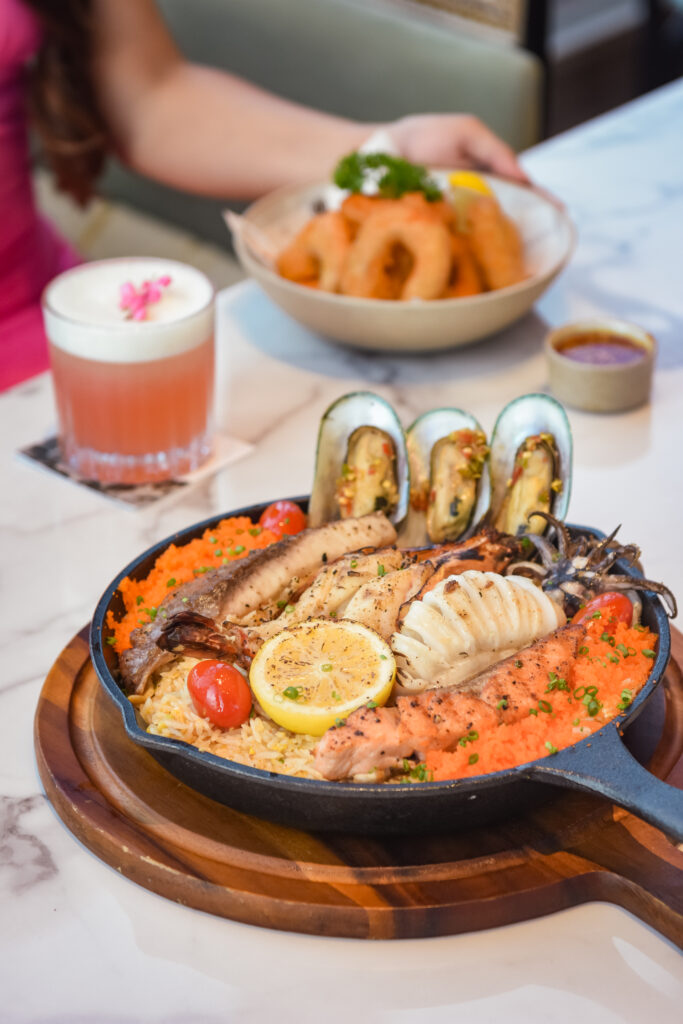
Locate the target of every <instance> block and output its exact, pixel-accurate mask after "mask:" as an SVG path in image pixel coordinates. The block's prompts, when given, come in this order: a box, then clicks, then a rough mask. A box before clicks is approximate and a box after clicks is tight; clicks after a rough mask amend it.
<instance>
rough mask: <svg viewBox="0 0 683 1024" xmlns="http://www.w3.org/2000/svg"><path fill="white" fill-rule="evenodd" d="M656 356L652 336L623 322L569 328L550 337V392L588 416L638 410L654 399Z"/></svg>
mask: <svg viewBox="0 0 683 1024" xmlns="http://www.w3.org/2000/svg"><path fill="white" fill-rule="evenodd" d="M656 350H657V343H656V341H655V339H654V338H653V337H652V335H651V334H648V333H647V331H644V330H643V329H642V327H637V326H636V325H635V324H630V323H627V322H626V321H624V320H613V319H611V318H609V317H605V318H600V319H594V320H582V321H578V322H576V323H570V324H566V325H565V326H564V327H559V328H557V329H556V330H554V331H551V332H550V334H548V336H547V337H546V341H545V351H546V358H547V361H548V372H549V376H550V388H551V390H552V392H553V394H554V395H555V396H556V397H557V398H559V400H560V401H561V402H563V403H564V404H565V405H570V406H573V407H574V408H575V409H584V410H586V411H587V412H621V411H622V410H624V409H635V408H636V407H637V406H639V405H642V404H643V403H644V402H647V401H648V399H649V397H650V387H651V384H652V368H653V366H654V360H655V353H656Z"/></svg>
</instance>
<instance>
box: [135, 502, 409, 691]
mask: <svg viewBox="0 0 683 1024" xmlns="http://www.w3.org/2000/svg"><path fill="white" fill-rule="evenodd" d="M395 540H396V531H395V529H394V527H393V526H392V524H391V523H390V522H389V520H388V519H387V518H386V516H385V515H383V513H381V512H376V513H374V514H373V515H369V516H362V517H361V518H360V519H341V520H339V521H337V522H334V523H328V524H327V525H325V526H319V527H317V528H315V529H308V530H303V531H302V532H301V533H298V534H296V535H294V536H291V537H284V538H283V539H282V540H281V541H278V542H277V543H276V544H272V545H271V546H270V547H267V548H264V549H263V550H262V551H254V552H253V553H252V554H251V555H248V556H247V557H246V558H244V559H242V560H241V561H238V562H231V563H230V564H229V565H225V566H221V567H220V568H218V569H213V570H210V571H209V572H207V573H205V574H204V575H203V576H201V577H200V578H199V579H196V580H192V581H191V582H189V583H185V584H183V585H182V586H181V587H178V589H177V590H176V591H175V593H174V594H173V595H172V596H171V597H169V598H168V599H167V600H165V601H163V602H162V604H161V605H160V607H159V612H158V614H157V617H156V619H155V621H154V622H153V623H151V624H150V625H149V626H144V627H142V628H141V629H136V630H134V631H133V633H132V634H131V642H132V646H131V647H130V648H129V649H128V650H127V651H123V652H122V654H121V655H120V657H119V665H120V668H121V675H122V676H123V680H124V682H125V683H126V685H127V687H128V688H129V689H131V690H133V691H135V692H137V693H140V692H142V690H144V688H145V685H146V683H147V680H148V678H149V676H150V674H151V673H152V672H154V671H156V670H157V669H158V668H160V666H161V665H163V664H164V663H166V662H168V661H171V660H172V659H173V658H174V657H176V655H175V654H174V652H173V651H169V650H164V649H162V648H161V647H159V646H158V644H157V640H158V639H159V637H160V636H161V634H162V632H163V630H164V628H165V625H166V623H167V622H168V620H169V619H170V618H171V617H172V616H174V615H176V614H179V613H183V612H194V613H197V614H199V615H202V616H204V617H206V618H207V619H209V620H213V621H214V622H222V621H223V620H224V619H230V621H231V622H237V623H240V622H243V621H245V620H248V619H249V617H250V616H253V615H254V613H257V612H260V613H262V615H263V617H264V618H268V617H270V616H272V615H273V614H278V613H279V611H280V610H281V609H278V608H277V602H278V601H279V600H280V601H281V600H283V599H284V600H287V599H288V598H289V597H290V596H291V595H292V594H293V593H295V592H296V591H297V588H298V587H299V585H300V583H301V582H302V581H304V580H306V579H307V578H308V577H310V576H311V575H312V574H313V573H315V572H316V571H317V570H318V569H320V567H321V566H322V565H323V564H324V563H325V562H333V561H335V560H336V559H337V558H339V557H341V555H344V554H346V553H347V552H348V551H357V550H358V549H360V548H366V547H373V548H378V547H385V546H386V545H389V544H393V543H394V541H395Z"/></svg>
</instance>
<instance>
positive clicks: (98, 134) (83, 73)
mask: <svg viewBox="0 0 683 1024" xmlns="http://www.w3.org/2000/svg"><path fill="white" fill-rule="evenodd" d="M24 3H26V5H27V6H28V7H30V8H31V9H32V10H33V11H34V12H35V13H36V14H37V15H38V18H39V19H40V22H41V25H42V28H43V39H42V44H41V47H40V50H39V52H38V54H37V57H36V60H35V63H34V65H33V67H32V69H31V81H30V111H31V118H32V122H33V126H34V128H35V130H36V133H37V135H38V138H39V140H40V143H41V146H42V149H43V152H44V154H45V157H46V159H47V161H48V163H49V164H50V165H51V166H52V169H53V170H54V173H55V175H56V178H57V186H58V188H60V189H63V190H64V191H66V192H70V193H71V194H72V195H73V196H74V197H75V198H76V199H77V200H78V202H80V203H85V202H86V201H87V200H88V199H89V198H90V196H91V195H92V192H93V185H94V182H95V179H96V178H97V177H98V175H99V174H100V172H101V171H102V168H103V167H104V163H105V160H106V157H107V152H108V150H109V148H110V138H109V133H108V130H107V126H106V123H105V121H104V118H103V117H102V114H101V112H100V110H99V107H98V104H97V98H96V94H95V86H94V83H93V79H92V70H91V63H92V50H93V47H92V2H91V0H24Z"/></svg>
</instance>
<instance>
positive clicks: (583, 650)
mask: <svg viewBox="0 0 683 1024" xmlns="http://www.w3.org/2000/svg"><path fill="white" fill-rule="evenodd" d="M579 654H588V648H587V647H579Z"/></svg>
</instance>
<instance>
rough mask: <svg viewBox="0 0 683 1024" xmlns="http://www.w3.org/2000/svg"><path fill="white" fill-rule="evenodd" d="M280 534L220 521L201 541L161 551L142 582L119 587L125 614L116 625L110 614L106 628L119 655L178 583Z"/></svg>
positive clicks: (240, 520)
mask: <svg viewBox="0 0 683 1024" xmlns="http://www.w3.org/2000/svg"><path fill="white" fill-rule="evenodd" d="M280 539H281V537H280V534H278V533H273V531H272V530H264V529H263V528H262V527H261V526H259V525H258V523H256V524H255V523H252V521H251V519H249V518H248V517H247V516H233V517H232V518H231V519H222V520H221V521H220V523H219V524H218V525H217V526H214V527H213V528H212V529H210V530H205V531H204V533H203V534H202V536H201V537H197V538H195V540H191V541H189V542H188V543H187V544H182V545H180V547H178V546H177V545H176V544H170V545H169V547H167V548H166V550H165V551H163V552H162V553H161V554H160V555H159V557H158V558H157V560H156V562H155V563H154V568H153V569H152V571H151V572H150V573H149V574H148V575H147V576H146V577H145V579H144V580H132V579H131V578H130V577H129V576H126V577H125V579H123V580H121V582H120V583H119V591H120V593H121V596H122V598H123V603H124V605H125V608H126V614H125V615H124V616H123V618H122V619H121V621H120V622H116V621H115V619H114V616H113V615H112V613H111V612H109V613H108V615H107V625H108V626H109V628H110V629H112V630H113V633H114V639H115V643H114V644H113V645H112V646H113V647H114V649H115V650H116V651H118V652H119V653H121V651H125V650H126V649H127V648H128V647H130V645H131V643H130V634H131V633H132V631H133V630H134V629H137V627H138V626H146V625H147V624H148V623H149V622H152V621H153V620H154V619H155V618H156V614H157V609H158V607H159V605H160V604H161V602H162V601H163V600H164V598H165V597H168V596H169V594H172V593H173V592H174V591H175V590H176V589H177V588H178V587H179V586H180V584H181V583H187V582H188V580H193V579H196V578H197V576H199V575H201V574H202V573H204V572H206V571H207V570H208V569H215V568H217V567H218V566H220V565H226V564H227V563H228V562H234V561H236V560H237V559H240V558H244V557H245V556H246V555H248V554H249V553H250V552H251V551H256V550H258V549H260V548H266V547H268V545H269V544H273V543H275V541H277V540H280Z"/></svg>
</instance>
